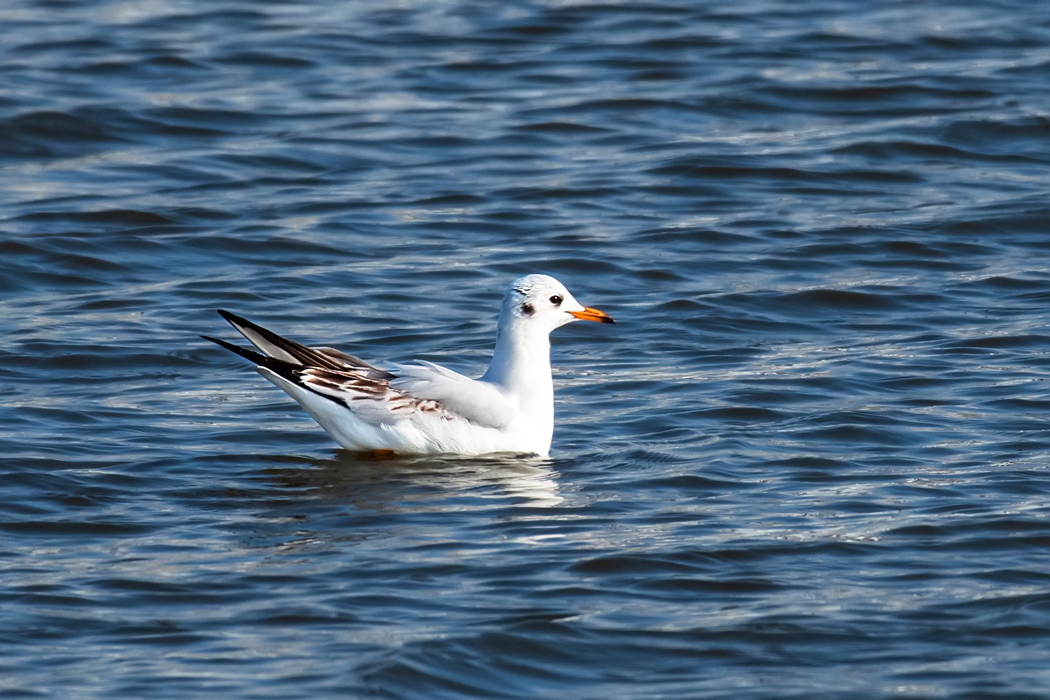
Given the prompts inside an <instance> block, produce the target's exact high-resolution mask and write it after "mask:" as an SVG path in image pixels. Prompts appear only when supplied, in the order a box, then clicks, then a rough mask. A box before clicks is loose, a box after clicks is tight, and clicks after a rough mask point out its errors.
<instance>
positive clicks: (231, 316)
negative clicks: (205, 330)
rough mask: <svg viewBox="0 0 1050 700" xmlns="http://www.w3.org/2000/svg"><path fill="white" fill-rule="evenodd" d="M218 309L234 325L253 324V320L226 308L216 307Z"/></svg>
mask: <svg viewBox="0 0 1050 700" xmlns="http://www.w3.org/2000/svg"><path fill="white" fill-rule="evenodd" d="M216 311H218V312H219V315H220V316H222V317H223V318H224V319H226V321H227V322H228V323H230V325H233V326H237V325H241V326H243V325H251V321H249V320H248V319H246V318H242V317H241V316H238V315H237V314H235V313H232V312H230V311H227V310H226V309H216ZM202 337H203V336H202Z"/></svg>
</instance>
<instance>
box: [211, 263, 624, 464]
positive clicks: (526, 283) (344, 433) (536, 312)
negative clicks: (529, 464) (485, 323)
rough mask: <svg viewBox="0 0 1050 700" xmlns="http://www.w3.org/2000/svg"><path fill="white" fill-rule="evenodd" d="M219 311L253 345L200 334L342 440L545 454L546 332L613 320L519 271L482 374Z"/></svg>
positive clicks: (426, 450)
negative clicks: (295, 334) (310, 340)
mask: <svg viewBox="0 0 1050 700" xmlns="http://www.w3.org/2000/svg"><path fill="white" fill-rule="evenodd" d="M219 313H220V314H221V315H222V317H223V318H225V319H226V320H227V321H228V322H229V323H230V324H231V325H232V326H233V327H234V328H236V329H237V330H238V331H239V332H240V333H241V335H243V336H244V337H245V338H246V339H247V340H248V341H249V342H251V344H252V345H254V346H255V348H256V349H257V350H258V351H259V352H255V351H253V350H249V349H247V348H242V347H239V346H237V345H233V344H231V343H228V342H226V341H224V340H219V339H217V338H211V337H208V336H203V337H204V338H205V339H206V340H210V341H212V342H214V343H217V344H219V345H221V346H222V347H224V348H226V349H228V350H231V351H233V352H235V353H237V354H238V355H241V356H242V357H245V358H247V359H248V360H251V361H252V362H254V363H255V364H256V365H257V366H256V369H257V370H258V372H259V374H261V375H262V376H264V377H265V378H266V379H268V380H270V381H271V382H273V383H274V384H276V385H277V386H278V387H280V388H281V389H283V390H284V391H285V392H287V393H288V394H289V395H290V396H291V397H292V398H293V399H295V400H296V401H298V402H299V405H301V406H302V407H303V408H304V409H305V410H306V412H307V413H309V414H310V415H311V416H312V417H313V419H314V420H316V421H317V422H318V423H319V424H320V425H321V427H322V428H324V429H325V431H326V432H327V433H328V434H329V435H330V436H332V438H333V439H334V440H335V441H336V442H337V443H339V444H340V445H341V446H342V447H344V448H346V449H348V450H354V451H382V452H387V451H389V452H394V453H402V454H441V453H455V454H467V455H478V454H487V453H491V452H516V453H531V454H537V455H540V456H546V455H547V454H549V452H550V446H551V436H552V435H553V432H554V384H553V381H552V378H551V366H550V338H549V336H550V332H551V331H553V330H554V329H555V328H558V327H560V326H563V325H565V324H566V323H571V322H572V321H576V320H586V321H598V322H602V323H613V320H612V318H610V317H609V316H608V315H607V314H605V313H603V312H601V311H598V310H597V309H592V308H588V307H585V306H583V305H582V304H580V303H579V302H578V301H576V299H574V298H573V296H572V294H570V293H569V291H568V290H567V289H565V287H564V286H563V285H562V284H561V283H560V282H559V281H558V280H556V279H554V278H553V277H549V276H547V275H526V276H525V277H522V278H520V279H517V280H515V281H514V282H513V283H512V284H511V286H510V288H509V289H508V290H507V293H506V294H505V295H504V297H503V304H502V306H501V307H500V312H499V321H498V324H497V328H496V347H495V350H494V351H493V354H492V361H491V363H490V364H489V368H488V371H486V372H485V374H484V375H483V376H482V377H481V378H479V379H471V378H469V377H466V376H464V375H462V374H459V373H457V372H453V371H452V370H450V369H447V368H445V367H442V366H441V365H436V364H434V363H431V362H420V363H419V364H415V365H399V366H396V367H394V368H393V371H389V372H388V371H386V370H383V369H379V368H378V367H374V366H372V365H370V364H369V363H367V362H365V361H364V360H361V359H359V358H357V357H354V356H353V355H347V354H345V353H342V352H340V351H338V350H335V349H333V348H328V347H315V348H311V347H307V346H305V345H300V344H299V343H296V342H294V341H291V340H288V339H286V338H282V337H281V336H279V335H277V334H276V333H273V332H272V331H269V330H266V329H265V328H263V327H261V326H258V325H256V324H254V323H252V322H251V321H248V320H247V319H244V318H241V317H240V316H237V315H235V314H232V313H230V312H228V311H222V310H220V311H219Z"/></svg>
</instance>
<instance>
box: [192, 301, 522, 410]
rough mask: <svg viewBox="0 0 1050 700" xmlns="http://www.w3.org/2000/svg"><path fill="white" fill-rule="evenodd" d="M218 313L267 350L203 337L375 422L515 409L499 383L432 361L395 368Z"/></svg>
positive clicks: (235, 316) (253, 342) (254, 343)
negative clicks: (253, 349)
mask: <svg viewBox="0 0 1050 700" xmlns="http://www.w3.org/2000/svg"><path fill="white" fill-rule="evenodd" d="M219 313H220V314H221V315H222V317H223V318H225V319H226V320H227V321H228V322H229V323H230V325H232V326H233V327H234V328H236V329H237V330H238V331H239V332H240V333H241V335H243V336H244V337H245V338H247V339H248V341H249V342H251V343H252V345H254V346H255V347H256V348H258V349H259V350H260V351H262V353H263V354H259V353H257V352H253V351H251V350H247V349H245V348H241V347H238V346H236V345H233V344H231V343H227V342H226V341H223V340H219V339H217V338H210V337H207V336H204V337H205V339H206V340H210V341H212V342H214V343H216V344H218V345H221V346H222V347H224V348H226V349H228V350H230V351H232V352H235V353H237V354H238V355H241V356H242V357H245V358H247V359H248V360H251V361H252V362H254V363H255V364H257V365H259V366H260V367H265V368H266V369H268V370H270V371H271V372H274V373H275V374H277V375H279V376H280V377H282V378H284V379H286V380H288V381H290V382H293V383H294V384H296V385H298V386H300V387H303V388H306V389H308V390H310V391H311V392H313V393H315V394H318V395H320V396H323V397H325V398H327V399H329V400H331V401H335V402H336V403H339V404H341V405H344V406H346V407H347V408H349V409H350V410H351V411H353V412H354V414H356V415H357V416H358V417H359V418H361V419H362V420H365V421H367V422H369V423H372V424H374V425H377V424H382V423H389V422H396V421H397V420H401V419H407V418H412V417H415V416H421V415H437V416H440V417H442V418H445V419H448V420H455V419H462V420H466V421H468V422H470V423H473V424H475V425H478V426H484V427H489V428H502V427H504V426H505V425H507V424H508V423H509V422H510V421H511V419H512V418H513V417H514V415H515V413H516V412H517V407H516V406H514V405H513V404H512V402H511V401H509V400H508V399H507V398H506V397H505V396H504V395H503V394H502V393H501V392H500V391H499V390H498V389H497V388H496V387H495V386H493V385H491V384H488V383H487V382H482V381H479V380H476V379H471V378H469V377H465V376H463V375H462V374H459V373H457V372H453V371H452V370H450V369H447V368H445V367H441V366H440V365H436V364H433V363H429V362H427V363H424V364H422V365H409V366H400V367H398V368H397V373H391V372H387V371H385V370H382V369H379V368H378V367H374V366H372V365H370V364H369V363H367V362H365V361H364V360H362V359H360V358H358V357H354V356H353V355H347V354H346V353H343V352H340V351H338V350H334V349H332V348H327V347H318V348H311V347H307V346H305V345H301V344H299V343H296V342H295V341H292V340H288V339H287V338H283V337H281V336H279V335H277V334H276V333H274V332H273V331H270V330H267V329H266V328H263V327H262V326H259V325H257V324H254V323H252V322H251V321H248V320H247V319H245V318H242V317H240V316H237V315H236V314H232V313H230V312H228V311H222V310H220V311H219Z"/></svg>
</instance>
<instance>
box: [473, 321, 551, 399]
mask: <svg viewBox="0 0 1050 700" xmlns="http://www.w3.org/2000/svg"><path fill="white" fill-rule="evenodd" d="M482 379H483V380H484V381H487V382H491V383H492V384H496V385H498V386H500V387H501V388H502V389H504V390H505V391H507V392H509V393H511V394H513V395H515V396H516V397H517V398H518V400H519V401H520V402H521V406H522V409H523V410H526V411H536V410H541V411H544V412H553V410H554V384H553V382H552V380H551V343H550V338H549V337H548V334H547V333H545V332H542V331H540V332H537V329H534V328H527V327H525V328H523V327H522V325H521V324H517V323H509V324H501V326H500V329H499V331H498V332H497V334H496V349H495V352H493V354H492V364H490V365H489V369H488V371H487V372H485V376H484V377H482Z"/></svg>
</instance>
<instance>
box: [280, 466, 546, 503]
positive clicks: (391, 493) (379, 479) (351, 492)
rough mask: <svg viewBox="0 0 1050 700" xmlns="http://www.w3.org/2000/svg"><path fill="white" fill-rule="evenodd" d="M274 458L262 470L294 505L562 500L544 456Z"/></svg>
mask: <svg viewBox="0 0 1050 700" xmlns="http://www.w3.org/2000/svg"><path fill="white" fill-rule="evenodd" d="M271 459H275V460H276V461H278V462H280V463H281V464H282V465H283V466H280V467H277V468H271V469H268V470H267V474H268V475H269V478H270V481H271V483H272V486H273V488H275V489H277V490H278V491H281V492H287V491H294V492H296V494H297V497H296V498H295V499H294V501H295V503H296V504H298V505H297V507H300V506H301V504H302V503H303V497H304V496H305V497H308V498H318V499H321V500H323V501H326V502H333V501H334V502H338V503H341V504H349V505H352V506H354V507H355V508H357V509H359V510H362V511H373V512H418V511H446V510H456V509H458V507H459V506H457V504H456V499H457V498H459V497H463V498H468V499H469V500H470V503H471V505H470V508H471V509H472V510H478V509H481V508H484V507H485V505H486V503H485V502H486V501H487V502H489V503H490V504H491V506H492V507H493V508H506V507H518V506H521V507H532V508H550V507H554V506H557V505H558V504H560V503H562V502H563V501H564V499H563V498H562V497H561V496H560V495H559V494H558V481H557V480H558V478H559V474H558V472H556V471H555V470H554V469H552V468H551V467H550V466H549V463H547V462H546V461H545V460H522V459H519V458H512V459H499V458H495V457H494V458H471V459H462V458H458V457H454V456H437V457H429V456H426V457H403V458H397V459H385V458H375V457H372V456H368V455H365V456H362V455H359V454H353V453H346V452H343V453H341V454H340V456H339V457H337V458H336V459H307V460H303V459H301V458H297V457H290V456H282V457H276V458H271ZM271 495H272V494H271ZM479 499H481V500H480V502H479Z"/></svg>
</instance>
